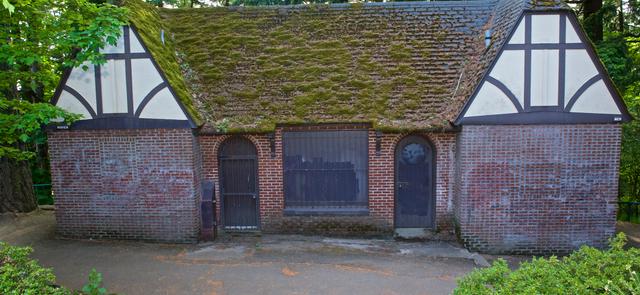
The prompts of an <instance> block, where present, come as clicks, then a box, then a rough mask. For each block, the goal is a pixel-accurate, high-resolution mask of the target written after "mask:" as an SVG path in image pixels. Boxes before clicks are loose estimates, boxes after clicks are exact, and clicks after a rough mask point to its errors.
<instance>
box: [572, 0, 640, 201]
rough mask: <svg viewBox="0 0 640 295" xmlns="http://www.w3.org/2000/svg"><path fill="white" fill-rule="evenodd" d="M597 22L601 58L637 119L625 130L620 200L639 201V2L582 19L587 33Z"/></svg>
mask: <svg viewBox="0 0 640 295" xmlns="http://www.w3.org/2000/svg"><path fill="white" fill-rule="evenodd" d="M577 8H578V12H579V11H580V6H578V7H577ZM594 21H601V22H602V27H603V28H604V38H603V40H602V41H599V42H597V43H596V44H595V46H596V49H597V51H598V55H599V56H600V58H601V60H602V62H603V64H604V65H605V67H606V68H607V71H608V72H609V75H610V76H611V79H612V80H613V82H614V84H615V85H616V86H617V88H618V90H619V92H620V94H621V96H622V97H623V99H624V101H625V104H626V105H627V108H628V110H629V113H631V116H632V117H634V118H635V119H636V120H633V121H631V122H629V123H626V124H624V125H623V129H622V151H621V155H620V190H619V193H620V197H621V199H624V200H627V201H640V122H638V120H637V119H638V118H640V25H639V24H640V1H638V0H625V1H618V0H604V1H603V5H602V8H601V9H600V10H599V11H598V12H597V13H595V14H594V15H592V16H591V17H590V18H589V19H584V18H583V19H582V23H583V26H584V27H585V30H586V31H587V32H589V31H590V30H591V27H592V26H594Z"/></svg>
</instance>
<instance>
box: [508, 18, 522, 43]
mask: <svg viewBox="0 0 640 295" xmlns="http://www.w3.org/2000/svg"><path fill="white" fill-rule="evenodd" d="M509 44H524V19H522V20H521V21H520V23H519V24H518V26H517V27H516V30H515V31H514V32H513V35H512V36H511V39H509Z"/></svg>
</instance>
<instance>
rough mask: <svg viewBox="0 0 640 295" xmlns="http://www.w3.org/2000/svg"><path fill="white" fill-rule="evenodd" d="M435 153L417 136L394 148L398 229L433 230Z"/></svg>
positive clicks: (396, 224) (402, 141)
mask: <svg viewBox="0 0 640 295" xmlns="http://www.w3.org/2000/svg"><path fill="white" fill-rule="evenodd" d="M434 168H435V166H434V151H433V148H432V146H431V144H430V143H429V142H428V141H427V140H426V139H424V138H422V137H420V136H408V137H406V138H404V139H402V140H401V141H400V142H399V143H398V146H397V148H396V201H395V205H396V206H395V226H396V227H397V228H433V226H434V219H435V218H434V217H435V210H434V209H435V208H434V207H435V194H434V188H435V187H434V184H435V183H434V179H435V178H434V171H435V169H434Z"/></svg>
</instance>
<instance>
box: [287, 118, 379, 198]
mask: <svg viewBox="0 0 640 295" xmlns="http://www.w3.org/2000/svg"><path fill="white" fill-rule="evenodd" d="M283 140H284V194H285V206H286V207H287V208H288V209H291V208H307V209H310V208H315V209H321V210H322V209H329V211H331V210H330V209H337V210H339V209H348V208H361V209H362V208H365V209H366V207H367V159H368V148H367V131H366V130H348V131H316V132H285V133H284V136H283Z"/></svg>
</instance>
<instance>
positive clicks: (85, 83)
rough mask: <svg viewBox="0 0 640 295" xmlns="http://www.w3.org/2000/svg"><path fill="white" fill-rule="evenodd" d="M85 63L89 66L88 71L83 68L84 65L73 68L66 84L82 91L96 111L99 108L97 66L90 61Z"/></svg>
mask: <svg viewBox="0 0 640 295" xmlns="http://www.w3.org/2000/svg"><path fill="white" fill-rule="evenodd" d="M84 65H86V66H87V67H88V68H87V70H86V71H84V70H83V69H82V66H80V67H76V68H73V70H71V74H70V75H69V78H67V83H66V84H65V85H66V86H69V87H71V88H73V90H75V91H77V92H78V93H80V95H82V97H84V99H85V100H86V101H87V103H89V105H90V106H91V108H92V109H93V111H94V112H95V111H96V109H97V108H96V84H95V83H96V81H95V80H96V76H95V67H94V66H93V65H92V64H90V63H85V64H84Z"/></svg>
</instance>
